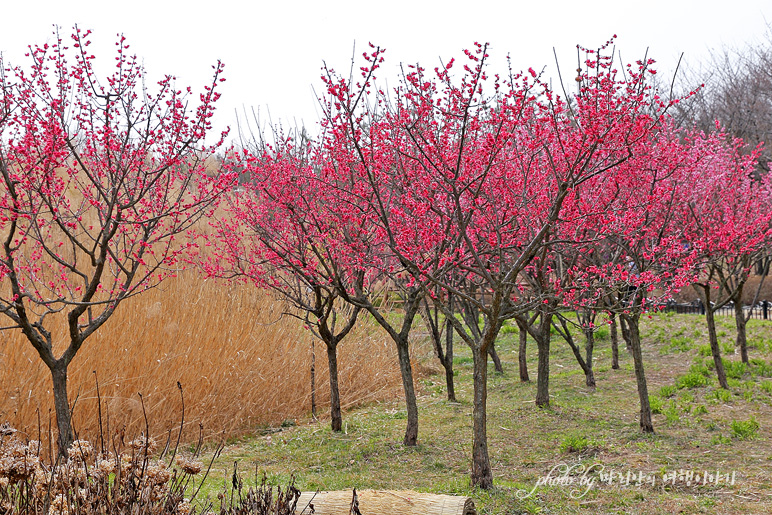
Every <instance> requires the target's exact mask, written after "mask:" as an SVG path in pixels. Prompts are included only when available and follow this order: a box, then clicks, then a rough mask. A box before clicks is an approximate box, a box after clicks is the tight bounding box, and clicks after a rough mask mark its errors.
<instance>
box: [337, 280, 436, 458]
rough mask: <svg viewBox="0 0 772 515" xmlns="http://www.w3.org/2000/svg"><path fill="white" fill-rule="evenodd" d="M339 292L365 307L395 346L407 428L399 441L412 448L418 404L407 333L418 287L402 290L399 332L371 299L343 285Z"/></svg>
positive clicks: (419, 294)
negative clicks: (354, 294)
mask: <svg viewBox="0 0 772 515" xmlns="http://www.w3.org/2000/svg"><path fill="white" fill-rule="evenodd" d="M341 293H342V295H343V296H344V298H345V300H346V302H349V303H351V304H354V305H356V306H361V307H362V308H363V309H366V310H367V311H368V312H369V313H370V314H371V315H372V316H373V318H375V321H376V322H378V324H379V325H380V326H381V327H383V328H384V329H385V330H386V332H387V333H389V336H391V339H392V341H393V342H394V343H395V344H396V346H397V357H398V358H399V371H400V374H401V376H402V389H403V391H404V393H405V406H406V408H407V427H406V428H405V438H404V439H403V443H404V444H405V445H406V446H408V447H414V446H415V445H417V444H418V403H417V401H416V396H415V386H414V384H413V366H412V365H411V363H410V344H409V342H408V335H409V334H410V329H411V328H412V327H413V321H414V320H415V317H416V315H417V314H418V311H419V309H420V306H421V301H422V300H423V293H422V289H421V288H420V287H411V288H408V289H406V290H404V291H403V292H402V294H403V300H404V301H403V309H404V312H403V316H402V320H401V326H400V328H399V331H398V330H397V329H396V328H395V327H394V326H393V325H391V323H389V321H388V320H386V318H384V316H383V313H381V310H380V308H379V307H377V306H376V305H375V304H373V302H372V299H369V298H368V297H367V296H366V295H362V292H361V291H357V292H356V293H357V296H356V297H354V296H351V295H350V293H349V292H347V291H346V290H345V289H343V288H341Z"/></svg>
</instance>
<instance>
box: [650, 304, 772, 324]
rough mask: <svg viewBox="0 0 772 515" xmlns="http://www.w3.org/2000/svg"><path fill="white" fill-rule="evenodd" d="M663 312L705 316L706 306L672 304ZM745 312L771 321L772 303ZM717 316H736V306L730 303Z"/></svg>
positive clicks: (746, 308) (665, 307) (757, 305)
mask: <svg viewBox="0 0 772 515" xmlns="http://www.w3.org/2000/svg"><path fill="white" fill-rule="evenodd" d="M662 311H665V312H672V313H679V314H684V315H704V314H705V305H704V304H703V303H702V302H700V301H697V302H692V303H689V304H675V303H670V304H666V305H665V306H663V307H662ZM743 311H744V312H745V316H746V317H747V316H748V313H749V312H750V315H751V316H750V317H749V318H755V319H758V320H770V319H771V318H772V302H768V301H766V300H765V301H762V302H760V303H758V304H756V305H755V306H743ZM716 315H719V316H721V315H723V316H734V305H733V304H731V303H730V304H727V305H725V306H721V307H720V308H719V309H718V310H717V311H716Z"/></svg>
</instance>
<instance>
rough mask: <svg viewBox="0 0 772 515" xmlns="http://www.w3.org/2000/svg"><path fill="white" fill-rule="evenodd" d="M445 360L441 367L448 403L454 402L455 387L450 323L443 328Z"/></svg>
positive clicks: (451, 327)
mask: <svg viewBox="0 0 772 515" xmlns="http://www.w3.org/2000/svg"><path fill="white" fill-rule="evenodd" d="M444 358H445V359H443V360H442V366H443V368H444V369H445V386H446V388H447V390H448V402H457V401H456V387H455V385H454V382H453V381H454V380H453V325H451V323H450V322H447V323H446V326H445V356H444Z"/></svg>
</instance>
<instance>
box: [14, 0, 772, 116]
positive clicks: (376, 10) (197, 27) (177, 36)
mask: <svg viewBox="0 0 772 515" xmlns="http://www.w3.org/2000/svg"><path fill="white" fill-rule="evenodd" d="M8 3H10V2H4V4H6V5H3V7H2V16H3V24H2V28H1V29H0V51H2V52H3V55H4V58H5V59H6V60H10V61H11V62H13V63H19V62H23V52H24V50H25V49H26V46H27V45H28V44H31V43H42V42H45V41H46V40H50V39H51V37H52V36H51V34H52V27H53V25H54V24H57V25H59V26H61V27H62V28H63V32H65V33H67V32H68V31H69V29H70V28H71V27H72V25H73V24H75V23H77V24H79V26H80V27H81V28H83V29H91V30H92V31H93V36H92V39H93V40H94V45H95V46H94V49H95V50H94V53H95V54H96V55H97V58H98V59H101V60H103V61H108V62H109V61H111V60H112V58H113V55H112V48H113V47H112V44H113V43H114V41H115V35H116V34H117V33H119V32H121V33H123V34H124V35H125V36H126V37H127V40H128V43H129V44H130V45H131V47H132V50H133V51H134V52H135V53H136V54H137V55H138V56H140V57H141V58H142V59H143V60H144V63H145V66H146V68H147V69H148V72H149V74H150V77H151V78H152V77H160V76H161V74H172V75H176V76H177V77H178V79H179V84H180V85H191V86H193V87H194V89H196V88H199V89H200V88H201V87H202V86H203V85H204V84H205V83H206V81H207V79H208V77H209V74H210V71H211V65H212V64H214V63H215V62H216V60H217V59H221V60H222V61H224V63H225V65H226V68H225V70H226V73H225V76H226V78H227V82H226V83H225V84H224V87H223V89H222V93H223V98H222V101H221V105H220V107H219V110H218V114H217V120H216V123H217V125H218V127H224V126H225V125H231V126H235V123H234V121H235V112H236V111H237V110H241V109H242V108H244V107H246V108H247V109H249V108H251V107H255V108H260V109H261V112H262V113H263V117H265V113H266V112H267V109H270V113H271V116H272V118H273V120H274V121H277V120H281V121H285V122H286V121H287V120H289V121H290V122H291V123H294V122H292V120H297V121H298V123H301V120H304V121H305V124H306V125H308V126H313V124H314V123H315V122H316V120H317V119H318V114H317V108H316V99H315V96H314V93H313V91H312V86H315V87H316V88H317V89H319V88H320V85H321V82H320V80H319V76H320V73H321V67H322V64H323V61H326V62H327V63H328V64H329V65H330V66H332V67H334V68H336V69H338V70H339V71H347V70H348V68H349V66H350V60H351V55H352V49H353V47H354V43H355V42H356V47H357V52H358V53H361V51H363V50H364V49H365V48H366V45H367V43H368V42H373V43H374V44H377V45H380V46H382V47H385V48H386V49H387V53H386V65H385V67H384V70H383V71H382V74H381V76H382V77H383V78H385V79H389V78H391V81H393V82H395V81H396V76H397V67H398V65H399V63H401V62H404V63H414V62H416V61H418V62H420V63H421V64H422V65H424V66H426V67H427V68H433V67H434V66H436V65H437V64H438V63H439V59H440V58H442V59H443V60H447V59H449V58H450V57H454V56H460V55H461V51H462V49H463V48H469V47H471V46H472V43H473V42H474V41H480V42H489V43H491V52H490V53H491V55H492V58H493V61H492V63H493V66H494V69H495V68H496V67H499V69H501V70H502V71H503V69H504V65H505V57H506V55H507V54H508V53H509V54H511V55H512V59H513V63H514V65H515V67H517V68H518V69H521V68H522V69H527V68H528V67H533V68H535V69H541V68H542V67H544V66H547V74H548V75H552V76H554V70H555V64H554V58H553V54H552V51H553V50H552V49H553V47H554V48H555V49H556V51H557V53H558V55H559V56H560V61H561V66H565V68H568V70H569V73H570V70H571V69H572V68H574V67H575V66H574V65H575V63H576V50H575V48H576V44H577V43H581V44H583V45H585V46H589V47H596V46H597V45H599V44H601V43H602V42H604V41H605V40H607V39H608V38H609V37H610V36H611V35H612V34H617V35H618V40H617V49H618V50H620V51H621V54H622V57H623V59H624V60H625V61H634V60H636V59H638V58H641V57H642V56H643V53H644V52H645V51H646V49H647V48H649V55H650V57H653V58H655V59H656V60H657V61H658V63H659V64H658V66H657V67H658V69H659V70H660V71H661V72H663V73H672V71H673V69H674V68H675V63H676V62H677V60H678V56H679V55H680V54H681V52H684V53H685V57H684V59H685V60H686V62H687V63H689V64H691V65H697V64H698V63H699V62H701V61H705V60H706V59H707V56H708V55H709V51H710V50H711V49H719V50H720V49H721V48H724V47H741V46H743V45H745V44H747V43H753V42H754V41H755V42H758V41H763V40H765V37H766V36H765V33H766V31H767V27H768V24H769V23H772V2H770V1H769V0H733V1H729V2H727V1H726V0H721V1H718V0H702V1H694V0H645V1H643V2H630V1H624V0H617V1H609V0H598V1H593V0H585V1H565V0H552V1H543V0H531V1H527V2H521V1H519V0H501V1H498V2H496V1H490V0H466V1H459V0H446V1H434V0H431V1H423V0H391V1H381V2H372V1H369V0H358V1H357V0H328V1H309V0H295V1H291V0H288V1H278V0H275V1H270V2H267V1H264V0H252V1H250V0H241V1H235V0H214V1H210V2H196V1H191V0H188V1H179V0H127V1H121V0H114V1H112V2H105V1H103V0H102V1H93V0H68V1H62V0H57V1H53V0H39V1H35V2H32V1H29V2H24V1H14V2H13V3H10V5H7V4H8ZM563 63H565V64H563Z"/></svg>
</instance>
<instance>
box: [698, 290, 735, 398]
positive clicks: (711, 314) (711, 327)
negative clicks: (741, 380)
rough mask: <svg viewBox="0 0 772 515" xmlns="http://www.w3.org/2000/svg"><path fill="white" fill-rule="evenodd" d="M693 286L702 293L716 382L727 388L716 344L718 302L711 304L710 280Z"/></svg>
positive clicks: (724, 372) (719, 350) (719, 351)
mask: <svg viewBox="0 0 772 515" xmlns="http://www.w3.org/2000/svg"><path fill="white" fill-rule="evenodd" d="M694 287H695V288H698V291H699V292H700V294H701V295H702V302H703V303H704V304H705V322H706V324H707V326H708V341H709V342H710V353H711V355H712V356H713V364H714V365H715V367H716V377H717V378H718V384H719V385H720V386H721V388H724V389H725V390H728V389H729V383H727V381H726V371H725V370H724V362H723V361H722V359H721V347H719V345H718V335H717V334H716V318H715V315H716V309H718V307H719V305H718V304H715V305H713V304H711V300H710V289H711V285H710V281H708V282H707V283H704V284H699V285H697V284H695V285H694Z"/></svg>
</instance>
